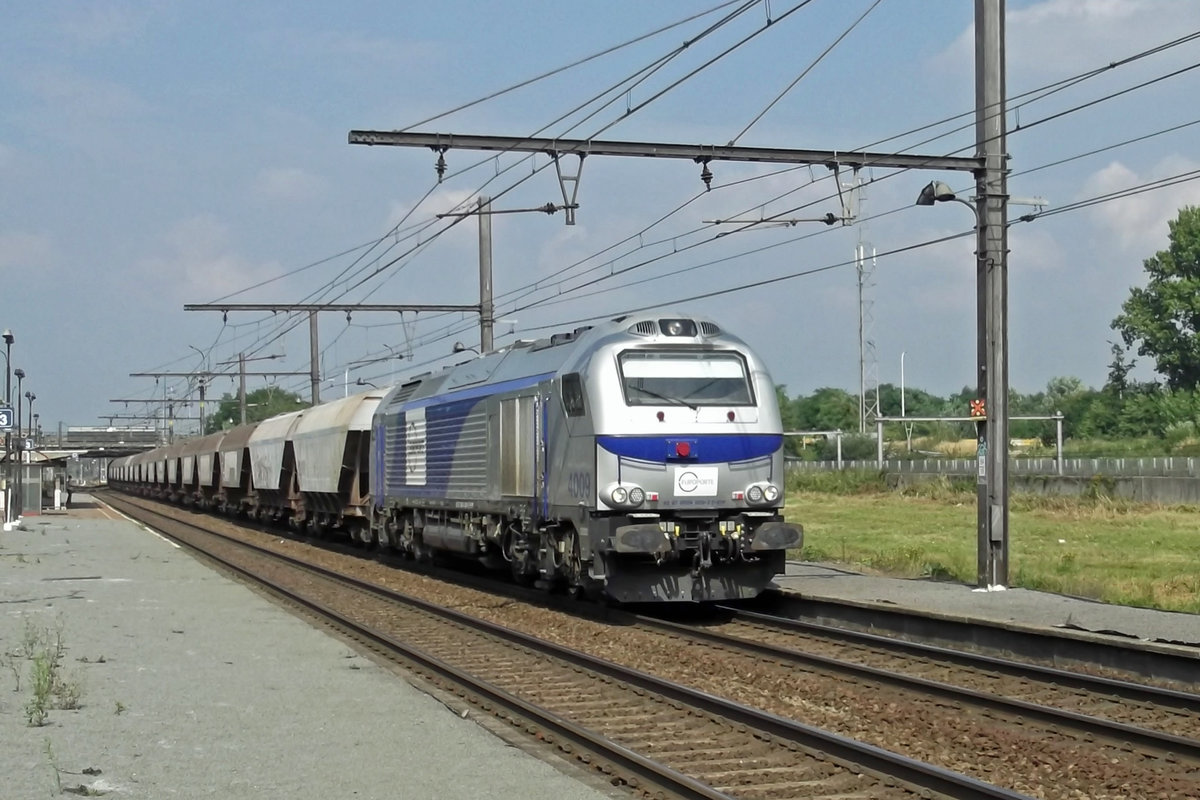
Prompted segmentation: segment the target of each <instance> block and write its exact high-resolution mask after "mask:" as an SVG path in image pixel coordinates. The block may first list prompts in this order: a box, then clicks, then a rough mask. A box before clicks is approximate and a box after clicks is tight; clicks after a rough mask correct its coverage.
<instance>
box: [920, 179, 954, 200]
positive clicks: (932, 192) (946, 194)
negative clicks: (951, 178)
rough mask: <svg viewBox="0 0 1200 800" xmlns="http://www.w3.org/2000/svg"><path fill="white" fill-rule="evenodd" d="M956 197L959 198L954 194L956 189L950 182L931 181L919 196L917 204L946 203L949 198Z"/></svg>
mask: <svg viewBox="0 0 1200 800" xmlns="http://www.w3.org/2000/svg"><path fill="white" fill-rule="evenodd" d="M955 199H957V198H956V197H955V196H954V190H953V189H951V188H950V186H949V185H948V184H946V183H943V182H942V181H930V182H929V184H928V185H927V186H926V187H925V188H924V189H922V190H921V194H919V195H918V196H917V205H919V206H931V205H933V204H934V203H944V202H946V201H947V200H955Z"/></svg>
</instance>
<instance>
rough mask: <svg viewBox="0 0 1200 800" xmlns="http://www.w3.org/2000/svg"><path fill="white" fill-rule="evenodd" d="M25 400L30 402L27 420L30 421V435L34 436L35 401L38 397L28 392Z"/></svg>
mask: <svg viewBox="0 0 1200 800" xmlns="http://www.w3.org/2000/svg"><path fill="white" fill-rule="evenodd" d="M18 399H19V398H18ZM25 399H26V400H28V401H29V408H28V409H27V410H28V413H27V414H26V417H25V419H27V420H28V421H29V433H30V435H32V434H33V401H34V400H37V395H36V394H34V393H33V392H26V393H25Z"/></svg>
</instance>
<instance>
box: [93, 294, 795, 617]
mask: <svg viewBox="0 0 1200 800" xmlns="http://www.w3.org/2000/svg"><path fill="white" fill-rule="evenodd" d="M108 474H109V482H110V484H111V485H113V486H115V487H116V488H120V489H123V490H126V491H130V492H135V493H138V494H143V495H147V496H150V497H157V498H161V499H165V500H169V501H172V502H178V503H184V504H188V505H195V506H197V507H199V508H205V509H212V510H216V511H219V512H222V513H226V514H234V515H242V516H248V517H250V518H252V519H256V520H259V521H262V522H267V523H275V524H285V525H287V526H288V527H290V528H291V529H293V530H295V531H297V532H299V531H304V532H307V533H308V534H310V535H313V536H317V537H323V536H329V535H341V536H343V537H346V538H350V539H353V540H355V541H358V542H362V543H365V544H378V545H382V546H386V547H390V548H393V549H396V550H400V551H404V552H407V553H409V554H411V555H413V556H415V557H418V558H422V559H427V558H433V557H435V556H454V557H459V558H469V559H476V560H479V561H481V562H483V563H484V564H486V565H488V566H491V567H495V568H502V569H508V570H510V571H511V573H512V575H513V577H514V578H516V579H517V580H518V581H521V582H525V583H536V584H539V585H541V586H542V587H544V588H547V589H556V588H565V589H567V590H569V591H571V592H573V593H580V594H588V595H592V596H598V597H604V598H608V599H612V600H617V601H624V602H669V601H713V600H730V599H737V598H749V597H754V596H756V595H758V594H759V593H760V592H762V590H763V589H764V588H765V587H766V586H767V585H768V584H769V583H770V581H771V579H772V577H773V576H775V575H777V574H779V573H780V572H782V571H783V568H784V558H785V555H786V551H787V550H788V549H791V548H798V547H800V546H801V543H802V532H801V530H800V528H799V526H796V525H791V524H788V523H786V522H784V520H783V517H782V515H781V513H780V512H781V509H782V506H783V487H784V466H783V429H782V424H781V422H780V418H779V409H778V407H777V405H776V396H775V387H774V386H773V385H772V383H771V379H770V377H769V376H768V374H767V371H766V369H765V368H764V367H763V365H762V363H761V362H760V361H759V360H758V358H757V357H756V356H755V355H754V354H753V353H752V352H751V351H750V349H749V348H748V347H746V345H745V343H743V342H742V341H741V340H739V339H737V338H736V337H734V336H732V335H730V334H728V333H726V332H725V331H723V330H722V329H721V328H720V326H718V325H717V324H716V323H715V322H712V321H711V320H707V319H700V318H694V317H690V316H685V315H681V314H640V315H637V316H627V317H619V318H617V319H614V320H610V321H608V322H605V323H603V324H601V325H597V326H595V327H587V328H579V329H576V330H575V331H572V332H571V333H562V334H557V335H554V336H551V337H549V338H547V339H541V340H538V341H528V342H518V343H516V344H514V345H511V346H509V347H505V348H503V349H501V350H498V351H496V352H493V353H487V354H485V355H483V356H481V357H479V358H475V359H472V360H470V361H467V362H464V363H462V364H458V365H456V366H453V367H448V368H446V369H443V370H440V371H438V372H436V373H427V374H425V375H420V376H417V377H416V378H414V379H412V380H410V381H407V382H405V383H402V384H400V385H398V386H395V387H391V388H387V389H379V390H375V391H371V392H366V393H363V394H360V395H354V396H350V397H346V398H342V399H340V400H335V401H332V402H329V403H324V404H321V405H318V406H315V407H313V408H308V409H303V410H300V411H295V412H291V413H289V414H284V415H280V416H277V417H272V418H271V419H267V420H263V421H262V422H257V423H251V424H249V425H243V426H240V427H237V428H233V429H232V430H229V431H224V432H221V433H217V434H212V435H210V436H205V437H200V438H197V439H194V440H189V441H186V442H181V443H177V444H174V445H171V446H168V447H165V448H159V449H157V450H153V451H149V452H146V453H140V454H137V455H133V456H127V457H125V458H120V459H116V460H114V461H113V462H112V464H110V466H109V472H108Z"/></svg>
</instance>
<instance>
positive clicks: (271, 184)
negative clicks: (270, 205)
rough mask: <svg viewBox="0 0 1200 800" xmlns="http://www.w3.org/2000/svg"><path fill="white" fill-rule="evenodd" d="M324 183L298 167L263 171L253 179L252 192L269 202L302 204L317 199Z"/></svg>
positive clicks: (323, 187)
mask: <svg viewBox="0 0 1200 800" xmlns="http://www.w3.org/2000/svg"><path fill="white" fill-rule="evenodd" d="M325 186H326V184H325V181H324V180H322V179H321V178H320V177H318V176H317V175H314V174H313V173H311V172H308V171H307V170H303V169H300V168H299V167H276V168H273V169H264V170H262V171H260V172H259V173H258V175H256V176H255V178H254V185H253V190H254V192H255V193H256V194H259V195H261V196H263V197H265V198H267V199H269V200H283V201H287V202H302V201H305V200H312V199H314V198H316V197H319V196H320V194H321V192H322V191H323V190H324V189H325Z"/></svg>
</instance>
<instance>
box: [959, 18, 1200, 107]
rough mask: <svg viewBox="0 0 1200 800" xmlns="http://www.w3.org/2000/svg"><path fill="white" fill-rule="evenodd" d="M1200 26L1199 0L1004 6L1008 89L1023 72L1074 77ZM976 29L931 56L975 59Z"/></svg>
mask: <svg viewBox="0 0 1200 800" xmlns="http://www.w3.org/2000/svg"><path fill="white" fill-rule="evenodd" d="M1165 20H1170V21H1171V22H1170V28H1171V29H1173V30H1175V31H1189V30H1194V29H1195V28H1196V27H1197V26H1198V25H1200V3H1187V2H1184V3H1181V2H1179V0H1046V2H1042V3H1034V4H1031V5H1029V6H1026V7H1025V8H1012V7H1010V8H1009V10H1008V15H1007V18H1006V24H1005V50H1006V53H1005V57H1006V63H1007V66H1008V72H1009V77H1010V81H1009V88H1010V89H1013V88H1016V87H1015V86H1014V84H1013V81H1012V78H1014V77H1017V78H1020V76H1021V75H1025V76H1030V75H1042V76H1045V75H1054V76H1058V77H1062V76H1066V75H1074V74H1077V73H1078V72H1080V71H1081V70H1083V69H1092V68H1096V67H1100V66H1103V65H1105V64H1108V63H1110V62H1111V61H1113V59H1114V58H1123V57H1125V56H1131V55H1134V54H1135V53H1137V52H1139V51H1140V50H1143V49H1145V48H1147V47H1152V46H1155V45H1159V44H1163V43H1164V42H1165V41H1166V39H1168V38H1170V36H1169V35H1167V33H1169V32H1164V28H1163V24H1164V21H1165ZM974 53H975V30H974V26H971V27H969V28H968V29H967V30H966V31H964V32H963V33H962V34H961V35H960V36H959V37H958V38H957V39H955V41H954V42H953V44H951V45H950V46H949V47H948V48H947V49H946V50H945V51H944V52H943V53H942V54H940V55H939V56H938V57H937V58H936V59H935V67H936V68H938V69H947V68H950V67H951V66H954V65H957V67H958V68H961V66H962V65H964V64H966V65H973V64H974V63H975V55H974Z"/></svg>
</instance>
